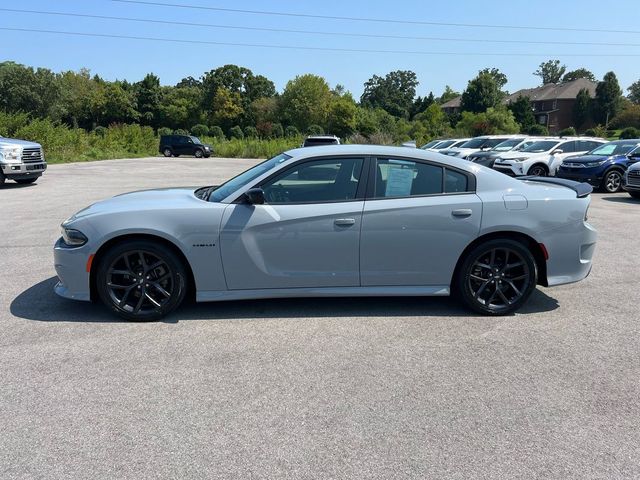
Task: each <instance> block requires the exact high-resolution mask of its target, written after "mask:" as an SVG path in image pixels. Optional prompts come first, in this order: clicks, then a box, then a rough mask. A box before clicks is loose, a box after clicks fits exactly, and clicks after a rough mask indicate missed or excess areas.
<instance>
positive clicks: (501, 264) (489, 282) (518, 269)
mask: <svg viewBox="0 0 640 480" xmlns="http://www.w3.org/2000/svg"><path fill="white" fill-rule="evenodd" d="M537 279H538V273H537V268H536V262H535V259H534V258H533V255H532V254H531V252H530V251H529V249H528V248H527V247H526V246H524V245H523V244H521V243H520V242H517V241H515V240H508V239H504V240H500V239H497V240H489V241H487V242H485V243H482V244H480V245H478V246H477V247H475V248H474V249H473V250H471V251H470V252H469V254H468V255H467V256H466V258H465V259H464V260H463V262H462V265H461V267H460V268H459V270H458V275H457V278H456V284H455V287H456V290H457V292H458V293H459V294H460V296H461V298H462V300H463V301H464V303H465V304H466V305H467V306H468V307H469V308H471V309H472V310H475V311H476V312H480V313H482V314H485V315H506V314H509V313H512V312H514V311H516V310H517V309H518V308H520V307H521V306H522V305H523V304H524V303H525V302H526V301H527V299H528V298H529V296H530V295H531V293H532V292H533V290H534V289H535V287H536V284H537Z"/></svg>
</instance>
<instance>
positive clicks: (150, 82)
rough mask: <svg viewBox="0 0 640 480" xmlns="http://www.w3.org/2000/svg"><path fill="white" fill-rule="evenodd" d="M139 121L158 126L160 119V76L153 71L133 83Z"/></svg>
mask: <svg viewBox="0 0 640 480" xmlns="http://www.w3.org/2000/svg"><path fill="white" fill-rule="evenodd" d="M134 90H135V95H136V101H137V104H138V112H139V113H140V123H141V124H143V125H149V126H152V127H158V126H159V120H160V116H159V113H160V78H158V77H157V76H156V75H154V74H153V73H148V74H147V75H145V77H144V78H143V79H142V80H141V81H139V82H137V83H136V84H134Z"/></svg>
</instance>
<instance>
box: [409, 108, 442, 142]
mask: <svg viewBox="0 0 640 480" xmlns="http://www.w3.org/2000/svg"><path fill="white" fill-rule="evenodd" d="M416 122H419V123H421V124H422V125H423V127H424V128H425V136H428V137H429V138H434V137H439V136H441V135H444V134H445V132H447V131H448V130H449V121H448V119H447V116H446V115H445V113H444V112H443V111H442V108H440V105H438V104H437V103H432V104H431V105H429V107H427V109H426V110H425V111H424V112H422V113H420V114H418V115H416Z"/></svg>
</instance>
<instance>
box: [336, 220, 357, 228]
mask: <svg viewBox="0 0 640 480" xmlns="http://www.w3.org/2000/svg"><path fill="white" fill-rule="evenodd" d="M333 223H334V224H336V225H338V226H339V227H348V226H350V225H355V223H356V219H355V218H336V219H335V221H334V222H333Z"/></svg>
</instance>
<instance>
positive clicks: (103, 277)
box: [95, 240, 187, 321]
mask: <svg viewBox="0 0 640 480" xmlns="http://www.w3.org/2000/svg"><path fill="white" fill-rule="evenodd" d="M186 278H187V277H186V271H185V266H184V265H183V263H182V261H181V259H180V258H179V257H178V256H177V255H176V254H175V253H174V252H173V251H172V250H171V249H170V248H168V247H166V246H165V245H163V244H161V243H156V242H148V241H141V240H130V241H124V242H122V243H119V244H117V245H115V246H114V247H112V248H111V249H109V250H108V251H107V252H106V253H105V254H104V255H103V256H102V258H100V260H99V263H98V265H97V271H96V278H95V280H96V289H97V292H98V296H99V297H100V300H101V301H102V303H104V304H105V305H106V306H107V308H109V309H110V310H112V311H113V312H114V313H116V314H117V315H119V316H121V317H122V318H124V319H126V320H135V321H151V320H158V319H160V318H162V317H163V316H165V315H167V314H168V313H170V312H171V311H173V310H175V309H176V308H177V307H178V306H179V305H180V304H181V303H182V301H183V300H184V297H185V293H186V287H187V282H186Z"/></svg>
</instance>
